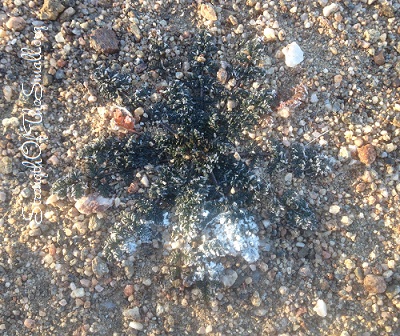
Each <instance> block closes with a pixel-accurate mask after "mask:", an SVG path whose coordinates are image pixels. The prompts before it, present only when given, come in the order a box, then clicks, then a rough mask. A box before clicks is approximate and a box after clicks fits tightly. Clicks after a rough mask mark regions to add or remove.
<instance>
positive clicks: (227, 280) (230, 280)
mask: <svg viewBox="0 0 400 336" xmlns="http://www.w3.org/2000/svg"><path fill="white" fill-rule="evenodd" d="M237 278H238V274H237V273H236V272H235V271H234V270H227V271H226V274H225V275H224V276H223V277H222V283H223V284H224V286H225V287H232V286H233V284H234V283H235V281H236V279H237Z"/></svg>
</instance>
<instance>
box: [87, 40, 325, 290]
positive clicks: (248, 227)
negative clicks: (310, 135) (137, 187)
mask: <svg viewBox="0 0 400 336" xmlns="http://www.w3.org/2000/svg"><path fill="white" fill-rule="evenodd" d="M263 55H265V47H264V45H263V44H262V43H261V41H259V40H253V41H250V42H248V43H246V44H245V45H244V46H243V49H242V50H241V51H240V52H239V54H238V55H237V57H236V58H235V59H234V60H232V61H231V62H230V63H224V65H223V66H222V65H221V64H220V63H219V62H217V61H216V60H215V59H214V57H215V46H214V44H213V41H212V36H211V35H210V34H208V33H204V34H200V35H199V37H198V40H197V41H196V42H195V43H194V44H193V50H192V52H191V53H190V55H189V56H188V63H189V64H190V69H189V71H188V72H187V73H186V74H185V76H184V78H182V79H180V80H175V81H173V82H171V83H169V85H168V87H167V88H166V89H165V90H164V91H162V92H161V95H162V99H161V101H159V102H158V103H155V104H153V105H151V107H147V109H146V111H147V114H148V116H149V120H148V121H147V123H146V124H145V128H144V131H143V133H142V134H140V135H139V134H132V135H130V136H126V137H125V138H122V139H121V138H108V139H101V140H100V141H97V142H95V143H93V144H91V145H89V146H87V147H86V148H85V149H84V150H83V151H82V152H81V154H80V158H81V161H82V162H83V168H82V169H83V171H84V172H85V174H86V176H88V180H89V181H88V183H89V187H90V188H91V189H100V191H101V188H105V187H106V186H108V187H109V186H111V185H112V184H113V179H115V178H118V177H120V181H121V180H122V181H123V182H124V183H125V185H126V186H128V185H130V184H131V183H132V182H133V180H134V179H135V176H136V173H137V172H139V171H140V170H143V169H146V170H147V171H148V172H150V174H151V175H152V176H153V178H152V180H151V184H150V187H149V188H147V189H146V190H144V192H142V193H137V194H133V195H132V196H131V197H132V198H133V199H134V200H135V201H136V210H135V213H134V214H132V216H131V217H129V218H130V219H129V220H128V221H125V222H123V221H122V222H120V223H118V224H116V226H115V228H114V229H113V230H112V234H111V237H110V239H108V241H107V244H106V248H105V249H106V253H107V254H108V255H110V256H114V257H115V258H116V259H118V260H120V259H121V258H122V257H123V256H124V255H126V254H127V253H128V254H129V253H133V252H134V251H135V249H136V247H137V242H138V241H143V237H142V233H140V232H142V230H144V228H145V227H148V226H149V227H153V226H154V225H156V224H158V223H165V222H169V221H170V222H171V225H170V227H169V230H170V242H169V245H170V246H171V248H172V249H178V250H179V251H180V252H181V253H182V254H183V255H184V258H180V260H181V261H182V262H183V263H184V264H183V265H182V267H183V268H185V269H189V272H185V274H186V275H188V276H187V277H186V281H187V283H194V282H197V281H217V280H219V279H220V276H221V274H222V271H223V267H222V264H221V262H220V260H219V259H220V257H223V256H240V257H241V258H243V259H244V260H245V261H246V262H249V263H253V262H255V261H257V260H258V258H259V251H258V243H259V238H258V235H257V233H258V225H257V218H258V217H257V216H258V215H259V214H258V213H257V212H254V213H252V212H250V209H253V208H258V209H263V210H264V213H265V214H266V215H267V216H268V217H269V218H270V220H271V221H273V222H274V223H277V224H279V225H285V224H286V225H290V226H293V227H297V228H301V229H311V228H313V227H314V226H315V225H316V217H315V214H314V212H313V211H312V210H311V209H310V207H309V206H308V203H307V202H306V200H305V199H303V198H301V197H300V196H299V195H298V194H297V193H296V192H295V191H291V190H289V191H287V192H285V193H284V195H283V196H279V195H278V193H277V192H276V191H275V188H274V181H273V179H272V178H271V177H272V175H273V173H274V172H275V171H277V170H279V169H286V170H289V171H293V174H294V176H295V177H302V176H304V177H309V176H317V175H323V174H324V173H326V172H327V171H328V169H329V168H328V167H329V166H328V164H327V161H326V159H324V157H323V156H320V155H319V154H318V153H317V152H316V150H315V149H313V148H312V147H305V146H302V145H294V146H293V147H291V148H289V149H286V148H284V147H283V146H282V145H280V144H279V142H277V141H275V140H272V139H270V140H268V141H267V142H265V143H263V144H260V143H258V142H257V141H256V140H254V139H253V138H252V137H250V136H249V133H251V132H254V130H255V129H256V128H257V127H258V125H259V124H260V122H261V121H262V120H263V117H264V116H266V115H270V114H271V113H272V110H271V108H270V102H271V100H273V99H274V94H273V91H272V90H271V89H270V88H269V87H267V86H266V85H265V84H264V83H265V82H266V81H265V80H264V79H265V76H266V73H265V71H264V68H263ZM96 78H97V81H98V82H99V90H100V91H102V92H104V91H111V92H116V95H118V96H120V91H119V88H120V87H121V92H123V91H124V90H125V89H128V88H127V87H125V77H124V76H122V77H120V76H118V75H117V74H115V73H110V72H108V71H102V72H100V74H97V75H96ZM255 82H257V85H253V83H255ZM135 94H136V95H137V91H136V93H132V96H135ZM106 96H107V97H109V98H114V97H115V95H113V94H111V95H106ZM141 97H142V96H141ZM128 102H131V101H128ZM90 176H91V177H90ZM138 229H139V230H138Z"/></svg>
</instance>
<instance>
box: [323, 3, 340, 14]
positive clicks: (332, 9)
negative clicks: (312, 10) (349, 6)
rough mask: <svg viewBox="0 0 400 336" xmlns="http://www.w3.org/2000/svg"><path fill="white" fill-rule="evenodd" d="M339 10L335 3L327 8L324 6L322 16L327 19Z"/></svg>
mask: <svg viewBox="0 0 400 336" xmlns="http://www.w3.org/2000/svg"><path fill="white" fill-rule="evenodd" d="M338 9H339V5H338V4H336V3H332V4H330V5H329V6H325V7H324V8H323V10H322V14H323V15H324V16H325V17H327V16H329V15H331V14H332V13H334V12H336V11H337V10H338Z"/></svg>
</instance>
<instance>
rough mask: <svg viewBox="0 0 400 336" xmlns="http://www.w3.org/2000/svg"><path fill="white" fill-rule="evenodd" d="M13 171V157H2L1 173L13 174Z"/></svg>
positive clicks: (0, 160)
mask: <svg viewBox="0 0 400 336" xmlns="http://www.w3.org/2000/svg"><path fill="white" fill-rule="evenodd" d="M11 173H12V159H11V158H9V157H8V156H5V157H2V158H1V159H0V174H5V175H7V174H11Z"/></svg>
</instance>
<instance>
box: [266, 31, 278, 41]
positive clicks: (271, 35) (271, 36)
mask: <svg viewBox="0 0 400 336" xmlns="http://www.w3.org/2000/svg"><path fill="white" fill-rule="evenodd" d="M264 40H265V41H266V42H272V41H275V40H276V35H275V30H274V29H272V28H265V29H264Z"/></svg>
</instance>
